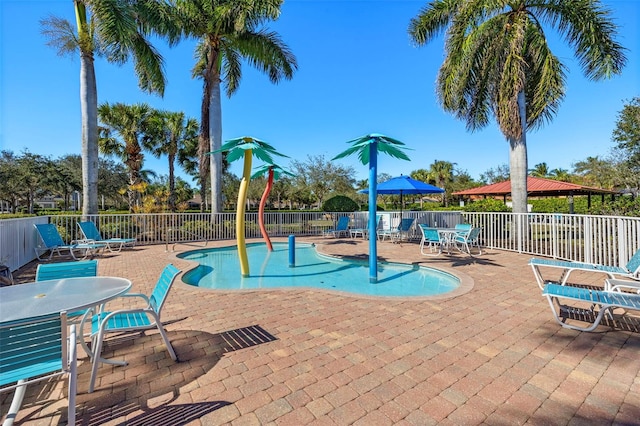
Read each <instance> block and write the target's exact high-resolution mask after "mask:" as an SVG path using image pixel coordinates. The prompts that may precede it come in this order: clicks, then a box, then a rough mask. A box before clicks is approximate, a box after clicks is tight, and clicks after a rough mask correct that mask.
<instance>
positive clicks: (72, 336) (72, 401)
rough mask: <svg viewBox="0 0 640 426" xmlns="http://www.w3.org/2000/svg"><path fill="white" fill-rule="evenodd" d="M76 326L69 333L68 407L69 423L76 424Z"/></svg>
mask: <svg viewBox="0 0 640 426" xmlns="http://www.w3.org/2000/svg"><path fill="white" fill-rule="evenodd" d="M76 340H77V337H76V326H75V324H74V325H72V326H71V332H70V333H69V385H68V391H69V406H68V408H67V424H69V425H75V424H76V393H77V392H78V353H77V350H78V346H77V342H76Z"/></svg>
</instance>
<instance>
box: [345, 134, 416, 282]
mask: <svg viewBox="0 0 640 426" xmlns="http://www.w3.org/2000/svg"><path fill="white" fill-rule="evenodd" d="M347 143H348V144H351V145H352V146H351V148H349V149H347V150H346V151H343V152H341V153H340V154H338V155H336V156H335V157H333V160H337V159H340V158H344V157H348V156H349V155H352V154H356V153H357V154H358V158H359V159H360V161H361V162H362V164H368V165H369V230H370V231H371V232H374V231H375V230H376V229H377V228H378V224H377V223H376V208H377V203H376V199H377V196H378V191H377V189H376V188H377V186H378V185H377V183H378V151H379V152H384V153H385V154H387V155H390V156H392V157H395V158H400V159H402V160H407V161H409V157H407V154H405V153H404V152H402V149H404V148H403V147H404V143H403V142H400V141H399V140H397V139H393V138H390V137H388V136H384V135H381V134H378V133H371V134H368V135H365V136H362V137H359V138H356V139H353V140H350V141H348V142H347ZM377 241H378V238H369V282H372V283H375V282H378V246H377Z"/></svg>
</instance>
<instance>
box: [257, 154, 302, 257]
mask: <svg viewBox="0 0 640 426" xmlns="http://www.w3.org/2000/svg"><path fill="white" fill-rule="evenodd" d="M280 155H282V154H280ZM282 156H283V157H287V156H286V155H282ZM287 158H289V157H287ZM265 173H267V175H268V178H267V186H266V187H265V188H264V192H263V193H262V198H261V199H260V207H259V208H258V223H259V224H260V232H261V233H262V237H263V238H264V241H265V243H266V244H267V248H268V249H269V251H273V245H272V244H271V240H270V239H269V234H268V233H267V228H266V227H265V225H264V206H265V204H267V198H268V197H269V193H270V192H271V188H272V187H273V182H274V180H278V179H280V175H284V174H286V175H289V176H295V175H294V174H293V173H289V172H288V171H286V170H284V169H283V168H282V167H280V166H278V165H277V164H264V165H263V166H260V167H259V168H258V169H256V171H255V172H253V175H252V176H251V178H256V177H258V176H262V175H264V174H265Z"/></svg>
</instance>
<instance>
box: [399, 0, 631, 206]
mask: <svg viewBox="0 0 640 426" xmlns="http://www.w3.org/2000/svg"><path fill="white" fill-rule="evenodd" d="M543 25H548V26H549V27H550V28H552V29H555V30H556V31H557V32H558V33H559V34H560V35H561V36H562V37H564V39H565V41H566V42H567V43H568V44H569V45H570V46H571V47H572V48H573V50H574V53H575V55H576V57H577V58H578V61H579V62H580V65H581V67H582V70H583V72H584V74H585V76H586V77H587V78H590V79H593V80H598V79H602V78H607V77H610V76H611V75H613V74H619V73H621V71H622V68H623V66H624V64H625V62H626V58H625V55H624V48H623V47H622V46H621V45H619V44H618V43H617V42H616V41H615V36H616V26H615V25H614V24H613V22H612V20H611V17H610V11H609V10H607V9H606V8H605V7H604V6H602V4H601V3H600V1H599V0H535V1H534V0H474V1H454V0H433V1H431V2H430V3H429V4H427V6H425V7H424V8H423V9H421V10H420V12H419V14H418V15H417V16H416V17H415V18H413V19H412V20H411V22H410V25H409V34H410V36H411V37H412V38H413V40H414V41H415V42H416V43H417V44H419V45H423V44H425V43H428V42H430V41H432V40H433V39H435V38H436V37H437V36H438V35H439V34H441V33H443V32H445V31H446V41H445V53H446V58H445V60H444V63H443V64H442V66H441V68H440V71H439V73H438V79H437V83H436V84H437V93H438V96H439V98H440V102H441V103H442V106H443V108H444V109H445V110H446V111H449V112H451V113H453V114H454V115H455V116H456V117H457V118H459V119H462V120H464V121H465V122H466V125H467V128H468V129H470V130H476V129H479V128H482V127H485V126H486V125H487V124H488V123H489V120H490V118H491V116H493V117H494V118H495V119H496V121H497V123H498V125H499V126H500V130H501V131H502V133H503V134H504V136H505V138H506V139H507V141H508V142H509V147H510V157H509V159H510V166H511V189H512V200H513V211H514V212H516V213H526V212H527V145H526V132H527V130H529V129H535V128H537V127H540V126H542V125H543V124H544V123H545V122H548V121H550V120H551V119H552V117H553V116H554V114H555V113H556V112H557V110H558V108H559V107H560V103H561V101H562V99H563V98H564V92H565V88H564V86H565V66H564V65H563V64H562V62H561V61H560V59H559V58H558V57H556V56H555V55H554V54H553V52H552V51H551V48H550V46H549V45H548V44H547V35H546V33H545V29H544V27H543Z"/></svg>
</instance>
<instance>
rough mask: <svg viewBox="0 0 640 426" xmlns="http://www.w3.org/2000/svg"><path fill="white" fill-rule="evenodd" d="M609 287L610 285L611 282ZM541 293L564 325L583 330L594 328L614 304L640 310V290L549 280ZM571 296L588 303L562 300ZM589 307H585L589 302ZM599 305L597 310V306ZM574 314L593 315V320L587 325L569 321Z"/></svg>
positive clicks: (575, 315) (585, 318)
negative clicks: (582, 304)
mask: <svg viewBox="0 0 640 426" xmlns="http://www.w3.org/2000/svg"><path fill="white" fill-rule="evenodd" d="M608 287H611V285H609V286H608ZM542 295H543V296H546V298H547V300H548V301H549V306H550V307H551V311H552V312H553V316H554V318H555V319H556V321H557V322H558V324H560V325H561V326H563V327H566V328H570V329H573V330H580V331H592V330H594V329H595V328H596V327H597V326H598V325H600V322H601V321H602V318H603V317H604V315H605V314H606V313H607V312H609V313H611V310H612V309H614V308H624V309H632V310H640V294H629V293H623V292H618V291H600V290H590V289H588V288H583V287H575V286H570V285H560V284H553V283H552V284H547V285H545V286H544V288H543V290H542ZM566 300H571V301H574V302H583V303H585V307H583V308H581V307H579V306H568V305H564V304H562V303H560V302H561V301H566ZM587 304H588V305H590V307H588V308H587V307H586V305H587ZM596 307H597V313H596V311H595V308H596ZM571 314H574V315H572V316H573V317H578V318H581V319H584V320H587V319H589V320H590V319H591V318H592V317H595V318H594V321H593V324H590V325H588V326H584V327H581V326H577V325H574V324H568V323H567V322H566V321H567V319H568V318H569V316H570V315H571Z"/></svg>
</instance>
